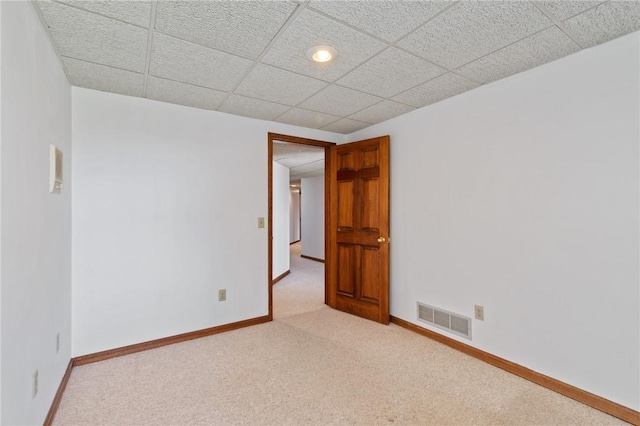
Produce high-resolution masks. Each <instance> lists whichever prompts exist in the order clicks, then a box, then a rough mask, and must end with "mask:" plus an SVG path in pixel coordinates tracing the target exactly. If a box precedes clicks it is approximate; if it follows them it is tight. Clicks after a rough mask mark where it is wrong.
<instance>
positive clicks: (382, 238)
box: [378, 237, 387, 243]
mask: <svg viewBox="0 0 640 426" xmlns="http://www.w3.org/2000/svg"><path fill="white" fill-rule="evenodd" d="M385 241H387V240H386V238H384V237H378V242H379V243H384V242H385Z"/></svg>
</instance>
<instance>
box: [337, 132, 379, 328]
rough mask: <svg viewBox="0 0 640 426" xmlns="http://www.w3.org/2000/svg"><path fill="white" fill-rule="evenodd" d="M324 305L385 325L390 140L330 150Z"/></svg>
mask: <svg viewBox="0 0 640 426" xmlns="http://www.w3.org/2000/svg"><path fill="white" fill-rule="evenodd" d="M331 164H332V167H331V169H332V170H331V178H330V188H331V190H330V203H329V204H330V206H329V208H328V209H327V213H328V214H329V216H330V220H329V223H330V226H331V228H330V234H329V250H328V253H327V254H328V256H329V257H330V259H331V261H330V262H329V268H328V269H329V270H328V271H327V272H328V274H329V280H328V286H327V290H326V292H327V293H326V299H327V304H328V305H329V306H331V307H333V308H335V309H338V310H341V311H344V312H348V313H351V314H354V315H358V316H360V317H363V318H367V319H371V320H374V321H378V322H381V323H383V324H388V323H389V136H383V137H379V138H374V139H368V140H365V141H360V142H353V143H349V144H344V145H338V146H334V147H331Z"/></svg>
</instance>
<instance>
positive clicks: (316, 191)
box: [301, 176, 324, 260]
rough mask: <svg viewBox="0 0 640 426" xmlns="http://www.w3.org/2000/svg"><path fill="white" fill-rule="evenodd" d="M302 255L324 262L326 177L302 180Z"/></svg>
mask: <svg viewBox="0 0 640 426" xmlns="http://www.w3.org/2000/svg"><path fill="white" fill-rule="evenodd" d="M301 190H302V195H301V200H302V254H303V255H305V256H309V257H315V258H316V259H322V260H324V176H317V177H313V178H305V179H302V187H301Z"/></svg>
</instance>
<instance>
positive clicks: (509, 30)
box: [397, 1, 552, 69]
mask: <svg viewBox="0 0 640 426" xmlns="http://www.w3.org/2000/svg"><path fill="white" fill-rule="evenodd" d="M551 25H552V22H551V20H550V19H549V18H547V17H546V16H544V15H543V14H542V12H540V11H539V10H538V9H537V8H536V7H535V6H533V5H532V4H531V3H529V2H524V1H522V2H512V1H500V2H498V1H496V2H492V1H480V2H466V1H465V2H460V3H458V4H456V5H455V6H453V7H452V8H450V9H448V10H446V11H445V12H444V13H442V14H441V15H439V16H437V17H436V18H434V19H433V20H431V21H429V22H428V23H427V24H426V25H424V26H423V27H421V28H420V29H418V30H417V31H416V32H414V33H412V34H411V35H409V36H408V37H406V38H404V39H402V40H401V41H400V42H399V43H397V44H398V46H401V47H403V48H405V49H407V50H408V51H410V52H413V53H415V54H417V55H419V56H421V57H423V58H426V59H428V60H430V61H433V62H435V63H436V64H439V65H443V66H445V67H449V68H451V69H454V68H457V67H459V66H461V65H464V64H466V63H468V62H471V61H473V60H475V59H478V58H480V57H482V56H484V55H486V54H488V53H491V52H493V51H494V50H497V49H499V48H501V47H504V46H506V45H508V44H511V43H513V42H515V41H517V40H520V39H521V38H524V37H527V36H529V35H531V34H534V33H536V32H538V31H540V30H542V29H544V28H547V27H550V26H551Z"/></svg>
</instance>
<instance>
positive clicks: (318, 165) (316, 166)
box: [287, 158, 324, 174]
mask: <svg viewBox="0 0 640 426" xmlns="http://www.w3.org/2000/svg"><path fill="white" fill-rule="evenodd" d="M287 167H289V166H287ZM323 169H324V158H321V159H319V160H316V161H314V162H313V163H307V164H301V165H299V166H293V167H291V172H292V173H295V174H300V173H309V172H314V171H316V170H323Z"/></svg>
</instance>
